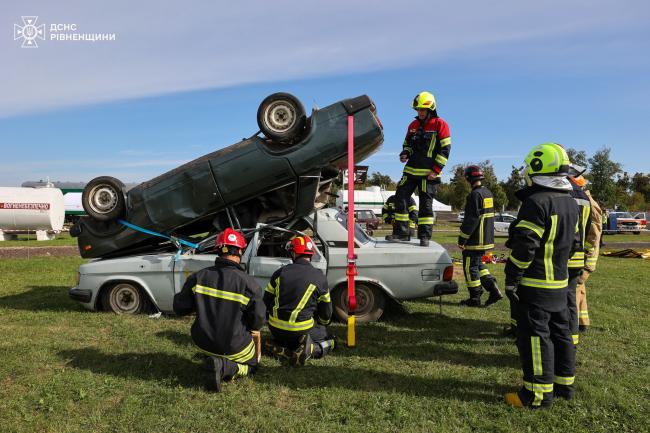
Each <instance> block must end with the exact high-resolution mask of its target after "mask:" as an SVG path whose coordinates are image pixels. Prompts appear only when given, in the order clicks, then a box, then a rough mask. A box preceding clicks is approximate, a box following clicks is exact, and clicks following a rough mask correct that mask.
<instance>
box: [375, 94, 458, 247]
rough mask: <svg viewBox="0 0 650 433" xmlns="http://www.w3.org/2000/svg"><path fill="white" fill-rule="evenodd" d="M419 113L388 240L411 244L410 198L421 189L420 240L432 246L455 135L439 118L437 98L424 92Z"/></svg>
mask: <svg viewBox="0 0 650 433" xmlns="http://www.w3.org/2000/svg"><path fill="white" fill-rule="evenodd" d="M412 106H413V109H414V110H416V111H417V116H416V117H415V120H414V121H413V122H411V124H410V125H409V126H408V129H407V131H406V137H405V138H404V143H403V145H402V152H401V153H400V156H399V157H400V161H401V162H405V163H406V165H405V166H404V173H403V175H402V179H401V180H400V181H399V183H398V185H397V192H396V193H395V195H396V201H395V224H394V225H393V233H392V234H391V235H388V236H386V239H387V240H400V241H409V240H410V239H411V237H410V235H409V210H408V208H409V206H408V203H409V197H411V195H412V194H413V192H414V191H415V190H416V189H418V190H419V196H420V210H419V212H418V237H419V238H420V245H421V246H428V245H429V240H430V239H431V231H432V230H431V229H432V226H433V198H434V195H435V190H436V185H437V184H439V183H440V179H439V177H438V176H439V175H440V172H441V171H442V169H443V168H444V166H445V164H447V159H448V158H449V152H450V150H451V136H450V133H449V125H447V122H445V121H444V120H442V119H441V118H440V117H438V111H437V107H436V98H435V97H434V96H433V94H431V93H429V92H420V93H418V94H417V95H416V96H415V98H414V99H413V104H412Z"/></svg>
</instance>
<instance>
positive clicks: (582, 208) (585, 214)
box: [569, 184, 591, 275]
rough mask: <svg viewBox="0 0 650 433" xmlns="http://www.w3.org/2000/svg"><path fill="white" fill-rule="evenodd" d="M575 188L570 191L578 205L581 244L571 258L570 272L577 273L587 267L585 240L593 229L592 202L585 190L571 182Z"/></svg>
mask: <svg viewBox="0 0 650 433" xmlns="http://www.w3.org/2000/svg"><path fill="white" fill-rule="evenodd" d="M571 185H572V186H573V189H572V190H571V191H570V192H569V194H570V195H571V197H573V199H574V200H575V201H576V204H577V205H578V209H579V213H578V234H579V235H580V245H579V247H578V249H577V250H576V251H575V252H574V253H573V255H572V256H571V258H570V259H569V271H570V272H569V273H571V274H572V275H575V274H576V273H579V272H580V271H581V270H582V269H583V268H584V267H585V240H586V238H587V235H588V234H589V230H590V229H591V202H590V201H589V197H588V196H587V194H585V192H584V191H583V190H582V188H580V187H579V186H577V185H574V184H571Z"/></svg>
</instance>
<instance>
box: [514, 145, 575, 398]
mask: <svg viewBox="0 0 650 433" xmlns="http://www.w3.org/2000/svg"><path fill="white" fill-rule="evenodd" d="M525 162H526V171H525V178H526V182H527V184H528V186H527V187H525V188H524V189H522V190H520V191H518V192H517V198H518V199H519V200H521V202H522V204H521V208H520V209H519V213H518V215H517V219H516V220H515V221H514V222H513V223H512V226H513V229H512V230H511V231H510V236H509V239H508V244H507V245H508V247H509V248H511V249H512V251H511V254H510V257H509V258H508V260H507V262H506V266H505V274H506V290H507V291H510V292H512V293H513V294H514V296H515V297H517V298H518V303H517V347H518V349H519V356H520V359H521V365H522V369H523V382H524V383H523V386H522V387H521V388H520V390H519V391H518V392H514V393H508V394H506V395H505V401H506V403H507V404H509V405H512V406H516V407H533V408H535V407H541V406H549V405H550V404H551V403H552V401H553V398H554V397H562V398H566V399H570V398H572V397H573V384H574V380H575V350H576V349H575V346H574V344H573V341H572V339H571V330H570V324H569V311H568V308H567V288H568V283H569V281H568V262H569V258H570V257H571V256H572V255H573V253H574V251H575V250H576V249H578V248H579V244H580V240H579V236H578V205H577V204H576V202H575V200H574V199H573V198H572V197H571V196H570V195H569V191H571V189H572V188H571V184H570V182H569V180H568V179H567V178H566V176H567V174H568V170H569V164H570V161H569V158H568V156H567V154H566V152H565V150H564V149H563V148H562V147H560V146H559V145H557V144H554V143H545V144H542V145H539V146H536V147H534V148H533V149H532V150H531V151H530V152H529V153H528V155H527V156H526V158H525Z"/></svg>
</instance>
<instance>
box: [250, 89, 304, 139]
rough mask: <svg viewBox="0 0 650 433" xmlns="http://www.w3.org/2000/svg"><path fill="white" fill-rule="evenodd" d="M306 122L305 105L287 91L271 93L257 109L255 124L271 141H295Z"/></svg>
mask: <svg viewBox="0 0 650 433" xmlns="http://www.w3.org/2000/svg"><path fill="white" fill-rule="evenodd" d="M306 122H307V116H306V115H305V107H303V105H302V103H301V102H300V100H299V99H298V98H296V97H295V96H293V95H291V94H289V93H283V92H279V93H273V94H272V95H269V96H267V97H266V98H265V99H264V100H263V101H262V103H261V104H260V106H259V108H258V109H257V125H258V126H259V128H260V131H262V133H263V134H264V135H265V136H266V137H267V138H269V139H271V140H273V141H277V142H281V143H289V142H294V141H296V140H297V139H298V138H300V136H301V135H302V132H303V130H304V129H305V124H306Z"/></svg>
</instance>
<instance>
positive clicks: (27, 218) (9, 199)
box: [0, 187, 65, 241]
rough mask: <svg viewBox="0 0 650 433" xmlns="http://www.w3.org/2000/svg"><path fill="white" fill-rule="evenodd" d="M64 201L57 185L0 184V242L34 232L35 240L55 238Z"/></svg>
mask: <svg viewBox="0 0 650 433" xmlns="http://www.w3.org/2000/svg"><path fill="white" fill-rule="evenodd" d="M64 218H65V204H64V200H63V193H62V192H61V190H60V189H58V188H47V187H46V188H10V187H0V241H3V240H9V239H15V237H16V234H18V233H26V232H30V231H34V232H36V239H37V240H47V239H54V237H55V235H56V234H57V233H59V232H60V231H61V229H63V220H64Z"/></svg>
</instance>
